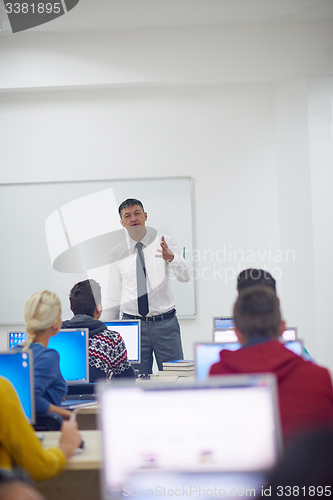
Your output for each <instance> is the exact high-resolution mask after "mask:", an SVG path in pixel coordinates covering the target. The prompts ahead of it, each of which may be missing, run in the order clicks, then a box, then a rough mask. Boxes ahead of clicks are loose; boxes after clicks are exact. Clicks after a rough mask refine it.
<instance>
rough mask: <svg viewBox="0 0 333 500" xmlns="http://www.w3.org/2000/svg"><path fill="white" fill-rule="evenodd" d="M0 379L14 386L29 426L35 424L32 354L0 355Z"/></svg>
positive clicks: (8, 353)
mask: <svg viewBox="0 0 333 500" xmlns="http://www.w3.org/2000/svg"><path fill="white" fill-rule="evenodd" d="M0 377H4V378H6V379H8V380H9V381H10V382H11V383H12V385H13V386H14V388H15V390H16V392H17V395H18V397H19V400H20V401H21V405H22V409H23V412H24V414H25V416H26V417H27V419H28V422H29V423H30V424H35V423H36V415H35V391H34V374H33V359H32V352H31V351H29V350H28V351H26V352H21V351H18V352H14V351H7V352H1V353H0Z"/></svg>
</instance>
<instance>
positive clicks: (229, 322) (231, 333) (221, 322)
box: [213, 316, 297, 343]
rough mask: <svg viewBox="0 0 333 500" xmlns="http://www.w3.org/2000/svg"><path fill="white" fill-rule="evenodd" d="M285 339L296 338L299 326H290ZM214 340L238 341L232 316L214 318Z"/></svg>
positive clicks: (283, 335) (283, 336) (285, 332)
mask: <svg viewBox="0 0 333 500" xmlns="http://www.w3.org/2000/svg"><path fill="white" fill-rule="evenodd" d="M282 338H283V340H296V339H297V328H296V327H289V328H287V329H286V330H285V331H284V332H283V334H282ZM213 342H217V343H224V342H238V338H237V335H236V332H235V330H234V320H233V318H232V317H231V316H226V317H225V318H217V317H214V318H213Z"/></svg>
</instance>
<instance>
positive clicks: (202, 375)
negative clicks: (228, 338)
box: [195, 342, 241, 381]
mask: <svg viewBox="0 0 333 500" xmlns="http://www.w3.org/2000/svg"><path fill="white" fill-rule="evenodd" d="M240 347H241V344H240V343H239V342H225V343H219V344H217V343H216V344H215V343H214V344H204V343H201V344H196V345H195V374H196V378H197V380H199V381H202V380H205V379H206V378H207V377H208V376H209V370H210V367H211V366H212V365H214V364H215V363H218V362H219V361H220V352H221V351H222V350H223V349H227V350H228V351H237V349H239V348H240Z"/></svg>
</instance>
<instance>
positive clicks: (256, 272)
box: [237, 269, 276, 293]
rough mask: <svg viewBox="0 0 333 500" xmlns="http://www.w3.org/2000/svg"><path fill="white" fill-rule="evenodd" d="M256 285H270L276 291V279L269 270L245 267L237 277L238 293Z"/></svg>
mask: <svg viewBox="0 0 333 500" xmlns="http://www.w3.org/2000/svg"><path fill="white" fill-rule="evenodd" d="M255 285H256V286H268V287H270V288H272V289H273V290H274V291H275V292H276V281H275V279H274V278H273V276H272V275H271V274H270V273H269V272H268V271H264V270H263V269H244V271H241V272H240V273H239V275H238V278H237V291H238V293H240V292H241V291H242V290H245V289H246V288H249V287H250V286H255Z"/></svg>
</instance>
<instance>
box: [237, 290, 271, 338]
mask: <svg viewBox="0 0 333 500" xmlns="http://www.w3.org/2000/svg"><path fill="white" fill-rule="evenodd" d="M234 323H235V327H236V328H238V330H240V331H241V333H242V334H243V336H244V337H245V339H247V340H249V339H251V338H254V337H261V336H266V337H270V338H277V337H278V336H279V334H280V323H281V313H280V307H279V299H278V298H277V296H276V294H275V292H274V290H272V288H269V287H266V286H260V287H259V286H252V287H250V288H248V289H247V290H244V291H243V292H242V293H240V294H239V296H238V299H237V300H236V303H235V306H234Z"/></svg>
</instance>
